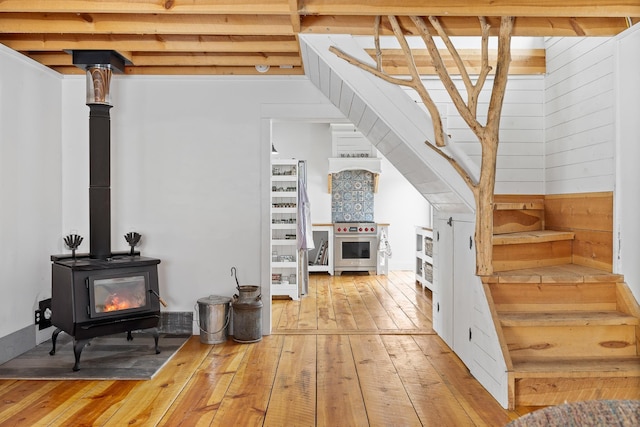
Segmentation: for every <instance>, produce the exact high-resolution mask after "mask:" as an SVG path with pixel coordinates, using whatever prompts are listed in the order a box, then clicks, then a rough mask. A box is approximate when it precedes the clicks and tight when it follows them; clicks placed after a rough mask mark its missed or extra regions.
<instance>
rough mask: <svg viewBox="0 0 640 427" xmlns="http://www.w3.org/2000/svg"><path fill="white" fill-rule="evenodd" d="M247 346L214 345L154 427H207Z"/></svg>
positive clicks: (231, 344) (234, 343) (229, 343)
mask: <svg viewBox="0 0 640 427" xmlns="http://www.w3.org/2000/svg"><path fill="white" fill-rule="evenodd" d="M247 349H248V346H246V345H241V344H238V343H236V342H233V341H231V342H228V343H226V344H216V345H214V346H212V347H211V351H210V352H209V353H208V354H207V357H206V359H205V360H204V361H203V362H202V364H201V365H200V367H199V368H198V369H197V370H196V372H195V374H194V375H193V377H192V379H191V380H190V381H189V382H188V383H187V385H186V386H185V388H184V391H183V392H182V393H180V396H179V397H178V398H177V399H176V400H175V402H174V403H173V404H172V405H171V407H170V408H169V410H168V411H167V413H166V414H165V416H164V417H163V418H162V420H161V421H160V423H159V424H158V426H167V427H171V426H177V425H185V426H187V425H188V426H208V425H210V424H211V421H212V420H213V418H214V416H215V414H216V411H217V410H218V408H219V407H220V404H221V402H222V400H223V399H224V397H225V395H226V393H227V390H228V389H229V385H230V384H231V381H232V380H233V377H234V375H235V373H236V372H237V371H238V369H239V367H240V364H241V362H242V360H243V358H244V356H245V354H246V352H247Z"/></svg>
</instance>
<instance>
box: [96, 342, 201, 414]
mask: <svg viewBox="0 0 640 427" xmlns="http://www.w3.org/2000/svg"><path fill="white" fill-rule="evenodd" d="M208 351H209V347H208V346H207V345H206V344H202V343H200V340H199V339H198V337H196V336H193V337H191V338H190V339H189V340H188V341H187V342H186V343H185V344H184V345H183V346H182V349H181V351H180V352H178V353H177V354H175V355H174V356H173V357H172V358H171V359H170V360H169V361H168V362H167V364H166V365H165V366H164V367H163V368H162V369H161V370H160V372H158V373H157V374H156V376H155V377H154V381H142V382H141V383H140V384H139V385H138V387H136V388H135V389H134V390H133V391H132V392H131V393H130V394H129V396H127V400H126V401H125V402H124V404H123V405H122V406H121V407H120V409H118V411H116V413H115V414H114V415H113V416H112V417H111V418H110V419H109V425H113V426H119V425H128V426H147V425H155V424H157V423H158V422H159V421H160V420H161V419H162V417H163V416H164V414H165V413H166V411H167V410H168V408H169V407H170V406H171V404H172V403H173V402H174V401H175V399H176V398H177V396H178V395H179V394H180V392H181V391H182V390H183V388H184V386H185V384H187V382H188V381H189V379H190V378H191V377H192V376H193V374H194V373H195V371H196V369H197V368H198V367H199V366H200V364H201V363H202V361H203V359H204V358H205V357H206V355H207V353H208Z"/></svg>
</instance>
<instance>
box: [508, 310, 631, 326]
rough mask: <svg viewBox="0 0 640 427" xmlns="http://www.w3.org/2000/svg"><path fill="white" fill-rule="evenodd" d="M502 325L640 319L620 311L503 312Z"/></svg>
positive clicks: (613, 322) (626, 322) (627, 322)
mask: <svg viewBox="0 0 640 427" xmlns="http://www.w3.org/2000/svg"><path fill="white" fill-rule="evenodd" d="M498 314H499V318H500V323H501V324H502V326H508V327H515V326H535V327H540V326H589V325H640V319H638V318H637V317H634V316H632V315H630V314H626V313H622V312H620V311H549V312H501V313H498Z"/></svg>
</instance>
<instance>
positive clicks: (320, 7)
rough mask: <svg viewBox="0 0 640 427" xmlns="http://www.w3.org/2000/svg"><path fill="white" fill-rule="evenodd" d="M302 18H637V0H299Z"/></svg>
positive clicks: (638, 8)
mask: <svg viewBox="0 0 640 427" xmlns="http://www.w3.org/2000/svg"><path fill="white" fill-rule="evenodd" d="M300 11H301V14H303V15H370V16H376V15H383V16H384V15H396V16H411V15H414V16H528V17H566V18H569V17H626V16H640V3H639V2H638V1H637V0H563V1H554V0H546V1H545V0H541V1H539V2H523V1H522V0H429V1H424V0H367V1H366V2H362V1H353V0H351V1H349V0H300Z"/></svg>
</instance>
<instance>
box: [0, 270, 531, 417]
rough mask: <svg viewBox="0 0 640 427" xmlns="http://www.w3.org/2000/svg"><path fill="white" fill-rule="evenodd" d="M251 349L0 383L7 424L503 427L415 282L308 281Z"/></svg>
mask: <svg viewBox="0 0 640 427" xmlns="http://www.w3.org/2000/svg"><path fill="white" fill-rule="evenodd" d="M273 325H274V327H273V334H272V335H269V336H265V337H263V339H262V341H260V342H258V343H254V344H238V343H235V342H234V341H232V340H231V339H229V340H227V342H226V343H223V344H218V345H205V344H201V343H200V342H199V337H197V336H194V337H192V338H191V339H190V340H189V341H188V342H187V344H185V346H184V347H183V348H182V349H181V350H180V351H179V352H178V353H177V354H176V355H175V356H174V357H173V358H172V359H171V360H170V362H169V363H168V364H167V366H165V367H164V368H163V369H162V370H161V371H160V372H159V373H158V374H157V375H156V376H155V377H154V378H153V379H152V380H149V381H14V380H7V381H0V426H22V425H24V426H36V425H38V426H124V425H129V426H156V425H158V426H225V427H227V426H331V427H334V426H419V425H424V426H502V425H504V424H506V423H507V422H509V421H510V420H511V419H514V418H517V417H518V416H520V415H523V414H525V413H526V412H530V411H531V410H532V409H536V408H517V410H516V411H506V410H504V409H502V408H501V407H500V405H499V404H498V403H497V402H496V401H495V400H494V399H493V398H492V397H491V396H490V395H489V394H488V393H487V392H486V391H485V390H484V389H483V388H482V387H481V386H480V384H479V383H478V382H477V381H476V380H474V379H473V378H472V377H471V376H470V375H469V372H468V370H467V369H466V367H465V366H464V365H463V364H462V363H461V362H460V360H459V359H458V358H457V357H456V356H455V355H454V354H453V353H452V352H451V351H450V349H449V348H448V347H447V346H446V345H445V344H444V343H443V342H442V340H441V339H440V338H439V337H438V336H437V335H435V334H434V332H433V330H432V329H431V299H430V295H429V292H428V291H426V292H425V291H422V289H421V288H420V286H416V285H415V283H414V281H413V273H410V272H392V273H390V274H389V276H361V275H343V276H340V277H331V276H328V275H312V276H311V279H310V284H309V294H308V295H307V296H305V297H303V298H302V299H301V300H300V301H291V300H275V301H274V303H273Z"/></svg>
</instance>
